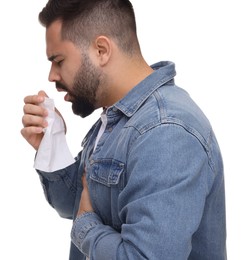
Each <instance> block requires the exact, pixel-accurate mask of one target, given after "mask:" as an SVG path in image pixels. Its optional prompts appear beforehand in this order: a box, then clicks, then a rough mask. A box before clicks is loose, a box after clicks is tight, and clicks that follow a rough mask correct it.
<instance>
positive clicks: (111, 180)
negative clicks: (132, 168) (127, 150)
mask: <svg viewBox="0 0 246 260" xmlns="http://www.w3.org/2000/svg"><path fill="white" fill-rule="evenodd" d="M87 170H88V171H87V173H88V177H89V180H88V184H89V190H90V196H91V202H92V206H93V208H94V210H95V212H96V213H97V214H98V215H99V216H100V217H101V219H102V220H103V222H104V223H105V224H106V225H110V226H112V227H114V228H115V229H117V230H119V229H120V228H121V225H122V223H121V221H120V219H119V210H118V199H119V195H120V193H121V191H122V190H123V188H124V170H125V165H124V163H122V162H120V161H117V160H114V159H99V160H96V161H91V162H90V167H89V168H88V169H87Z"/></svg>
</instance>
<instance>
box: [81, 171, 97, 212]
mask: <svg viewBox="0 0 246 260" xmlns="http://www.w3.org/2000/svg"><path fill="white" fill-rule="evenodd" d="M82 185H83V191H82V193H81V198H80V204H79V210H78V213H77V216H79V215H82V214H83V213H86V212H93V211H94V210H93V208H92V205H91V199H90V194H89V190H88V186H87V181H86V174H83V176H82Z"/></svg>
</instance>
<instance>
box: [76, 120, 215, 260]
mask: <svg viewBox="0 0 246 260" xmlns="http://www.w3.org/2000/svg"><path fill="white" fill-rule="evenodd" d="M125 174H126V175H125V178H126V180H127V184H126V186H125V188H124V189H123V191H122V192H121V194H120V196H119V199H118V207H119V212H118V214H119V216H120V218H121V220H122V222H123V223H124V224H123V225H122V229H121V232H117V231H116V230H114V229H113V228H112V227H110V226H107V225H104V224H103V222H102V221H101V220H100V218H99V217H98V216H97V215H96V214H95V213H86V214H84V215H82V216H80V217H78V218H77V219H76V220H75V222H74V225H73V229H72V232H71V237H72V241H73V243H74V244H75V245H76V246H77V247H78V248H79V250H80V251H82V252H83V253H84V254H85V255H87V256H89V257H90V260H99V259H100V260H104V259H105V260H106V259H115V260H116V259H117V260H121V259H122V260H123V259H124V260H126V259H151V260H160V259H177V260H178V259H187V258H188V256H189V254H190V251H191V244H192V243H191V240H192V235H193V234H194V232H195V231H196V230H197V228H198V226H199V223H200V221H201V218H202V215H203V210H204V205H205V200H206V196H207V195H208V193H209V190H210V189H211V185H212V182H213V174H211V169H210V166H209V162H208V156H207V152H206V151H205V149H204V147H203V145H202V144H201V142H200V141H199V139H198V138H197V137H196V136H195V135H193V134H191V133H189V132H187V131H186V130H185V129H184V128H183V127H181V126H178V125H172V124H170V125H169V124H166V125H160V126H157V127H155V128H153V129H151V130H149V131H148V132H146V133H144V134H142V135H140V136H139V137H138V138H137V139H136V141H135V142H134V143H133V145H132V147H131V149H130V151H129V156H128V161H127V167H126V173H125Z"/></svg>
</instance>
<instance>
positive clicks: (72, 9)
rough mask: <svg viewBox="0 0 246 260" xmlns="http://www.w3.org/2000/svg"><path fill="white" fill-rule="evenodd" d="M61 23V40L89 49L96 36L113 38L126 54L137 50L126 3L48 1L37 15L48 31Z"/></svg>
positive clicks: (132, 19)
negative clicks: (55, 23) (85, 46)
mask: <svg viewBox="0 0 246 260" xmlns="http://www.w3.org/2000/svg"><path fill="white" fill-rule="evenodd" d="M56 20H60V21H61V22H62V38H63V39H68V40H70V41H72V42H73V43H74V44H76V45H81V44H83V45H87V46H88V45H89V44H90V42H91V41H92V40H93V39H95V37H97V36H99V35H104V36H107V37H111V38H113V39H114V40H115V41H116V42H117V45H118V46H119V47H120V48H121V49H122V50H123V51H125V52H126V53H128V54H133V53H134V52H135V51H138V50H139V44H138V39H137V32H136V21H135V14H134V10H133V6H132V4H131V2H130V1H129V0H49V1H48V3H47V4H46V6H45V7H44V8H43V10H42V11H41V12H40V14H39V21H40V22H41V24H42V25H43V26H45V27H46V28H48V27H49V26H50V25H51V24H52V23H53V22H54V21H56Z"/></svg>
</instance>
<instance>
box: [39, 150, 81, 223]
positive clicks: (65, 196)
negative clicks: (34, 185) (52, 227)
mask: <svg viewBox="0 0 246 260" xmlns="http://www.w3.org/2000/svg"><path fill="white" fill-rule="evenodd" d="M79 164H80V154H79V155H78V156H77V158H76V161H75V163H73V164H71V165H69V166H68V167H66V168H64V169H61V170H58V171H55V172H43V171H39V170H37V172H38V174H39V177H40V181H41V184H42V187H43V190H44V194H45V197H46V199H47V201H48V203H49V204H50V205H51V206H52V207H53V208H54V209H55V210H56V211H57V212H58V214H59V215H60V216H61V217H63V218H68V219H72V218H73V211H74V204H75V198H76V190H77V176H78V168H79Z"/></svg>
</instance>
